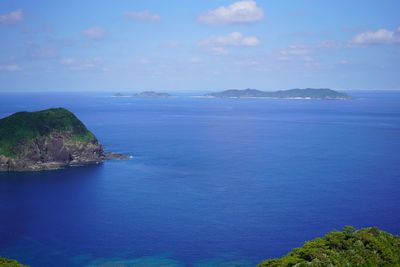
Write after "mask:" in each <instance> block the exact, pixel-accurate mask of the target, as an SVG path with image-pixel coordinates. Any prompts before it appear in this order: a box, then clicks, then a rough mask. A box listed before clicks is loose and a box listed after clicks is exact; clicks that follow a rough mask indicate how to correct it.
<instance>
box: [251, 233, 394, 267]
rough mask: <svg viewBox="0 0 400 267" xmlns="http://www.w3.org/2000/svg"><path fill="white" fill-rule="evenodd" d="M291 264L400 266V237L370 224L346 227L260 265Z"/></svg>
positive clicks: (286, 265) (287, 265)
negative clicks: (360, 227) (358, 228)
mask: <svg viewBox="0 0 400 267" xmlns="http://www.w3.org/2000/svg"><path fill="white" fill-rule="evenodd" d="M289 266H299V267H300V266H360V267H361V266H371V267H372V266H388V267H389V266H400V237H399V236H395V235H392V234H389V233H387V232H384V231H381V230H379V229H378V228H375V227H370V228H364V229H360V230H357V231H356V230H355V229H354V228H353V227H352V226H346V227H345V228H343V230H342V231H333V232H330V233H328V234H326V235H325V236H324V237H322V238H316V239H314V240H312V241H308V242H306V243H305V244H304V245H303V246H302V247H300V248H295V249H294V250H293V251H292V252H290V253H289V254H287V255H286V256H283V257H282V258H280V259H269V260H266V261H264V262H262V263H260V264H258V267H289Z"/></svg>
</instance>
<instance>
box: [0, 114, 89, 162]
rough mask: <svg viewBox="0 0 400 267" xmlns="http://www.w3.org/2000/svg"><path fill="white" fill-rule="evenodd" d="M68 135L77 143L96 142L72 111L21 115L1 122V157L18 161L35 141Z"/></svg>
mask: <svg viewBox="0 0 400 267" xmlns="http://www.w3.org/2000/svg"><path fill="white" fill-rule="evenodd" d="M55 131H58V132H68V133H70V135H71V138H72V139H74V140H76V141H82V142H91V141H96V138H95V136H94V135H93V134H92V133H91V132H90V131H89V130H88V129H87V128H86V127H85V125H84V124H83V123H82V122H81V121H80V120H79V119H78V118H77V117H76V116H75V115H74V114H73V113H72V112H70V111H68V110H66V109H64V108H52V109H46V110H42V111H37V112H17V113H15V114H13V115H11V116H8V117H6V118H3V119H0V154H1V155H4V156H7V157H11V158H13V157H15V156H17V155H18V154H19V153H20V152H21V151H22V150H24V148H25V146H26V145H30V142H31V141H33V140H34V139H35V138H39V137H44V136H48V135H49V134H51V133H53V132H55Z"/></svg>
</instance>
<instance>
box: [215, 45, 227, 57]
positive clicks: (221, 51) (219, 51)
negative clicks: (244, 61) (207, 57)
mask: <svg viewBox="0 0 400 267" xmlns="http://www.w3.org/2000/svg"><path fill="white" fill-rule="evenodd" d="M211 52H212V53H213V54H214V55H217V56H220V55H225V54H227V53H228V51H227V50H226V49H225V48H223V47H213V48H211Z"/></svg>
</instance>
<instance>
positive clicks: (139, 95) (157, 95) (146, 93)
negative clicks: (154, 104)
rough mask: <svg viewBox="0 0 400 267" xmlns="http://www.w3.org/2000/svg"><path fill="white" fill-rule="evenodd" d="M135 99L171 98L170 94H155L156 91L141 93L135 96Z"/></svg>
mask: <svg viewBox="0 0 400 267" xmlns="http://www.w3.org/2000/svg"><path fill="white" fill-rule="evenodd" d="M133 97H143V98H165V97H170V94H168V93H160V92H155V91H144V92H141V93H136V94H134V95H133Z"/></svg>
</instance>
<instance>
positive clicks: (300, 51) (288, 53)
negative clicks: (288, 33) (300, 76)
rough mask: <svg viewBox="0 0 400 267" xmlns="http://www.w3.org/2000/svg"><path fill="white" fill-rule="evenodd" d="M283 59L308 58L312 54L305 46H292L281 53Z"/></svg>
mask: <svg viewBox="0 0 400 267" xmlns="http://www.w3.org/2000/svg"><path fill="white" fill-rule="evenodd" d="M279 54H280V55H281V56H282V57H293V56H307V55H309V54H310V49H309V48H308V47H305V46H296V45H292V46H289V47H287V48H284V49H282V50H280V51H279Z"/></svg>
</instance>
